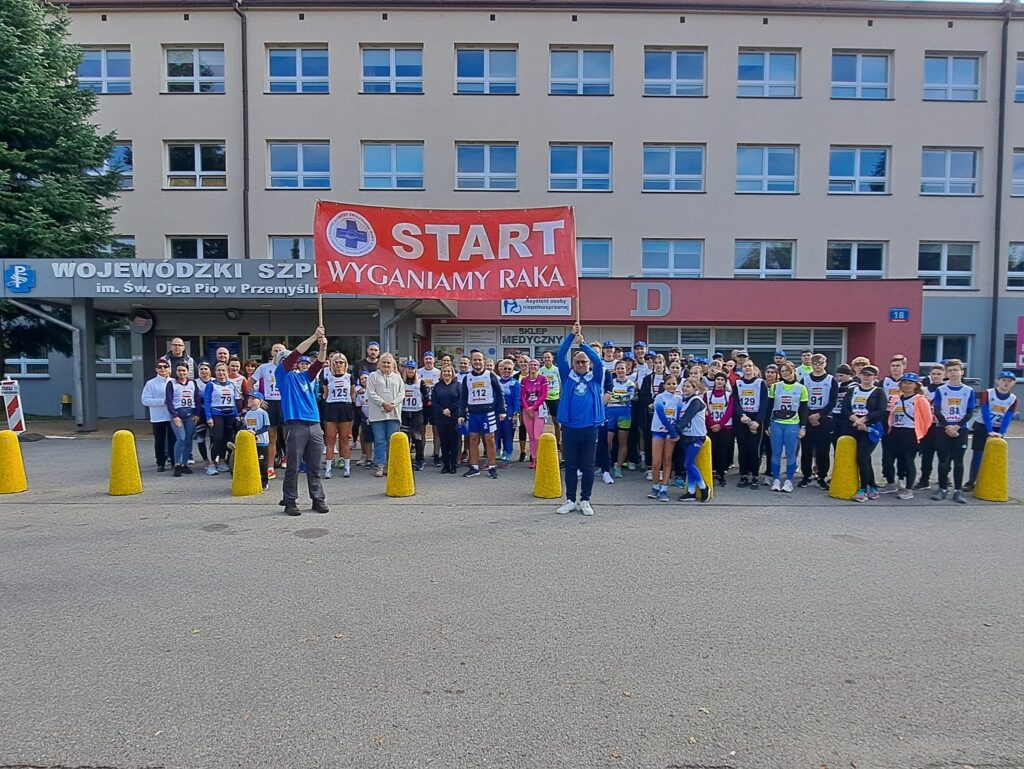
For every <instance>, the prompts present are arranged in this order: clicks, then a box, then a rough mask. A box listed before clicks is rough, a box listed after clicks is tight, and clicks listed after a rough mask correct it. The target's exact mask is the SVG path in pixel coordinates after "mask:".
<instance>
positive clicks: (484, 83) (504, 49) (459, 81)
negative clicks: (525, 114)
mask: <svg viewBox="0 0 1024 769" xmlns="http://www.w3.org/2000/svg"><path fill="white" fill-rule="evenodd" d="M459 51H482V52H483V54H484V74H483V77H459V69H458V68H459ZM495 52H501V53H509V52H511V53H513V54H515V59H516V73H515V76H514V77H513V78H512V80H509V79H508V78H506V77H492V76H491V54H492V53H495ZM499 83H504V84H508V83H511V84H512V90H511V91H492V90H491V89H492V87H493V86H495V85H496V84H499ZM463 84H465V85H479V86H481V87H482V88H483V90H482V91H463V90H462V89H461V86H462V85H463ZM455 93H457V94H468V95H472V96H515V95H516V94H518V93H519V47H518V46H515V45H510V46H499V45H487V46H485V45H456V46H455Z"/></svg>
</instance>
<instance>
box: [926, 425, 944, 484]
mask: <svg viewBox="0 0 1024 769" xmlns="http://www.w3.org/2000/svg"><path fill="white" fill-rule="evenodd" d="M940 432H942V428H941V427H938V426H936V425H932V427H931V429H930V430H929V431H928V434H927V435H925V436H924V440H922V441H921V480H922V481H925V482H926V483H927V482H928V481H929V480H931V477H932V467H933V466H934V465H935V453H936V451H937V446H938V443H937V437H936V436H938V434H939V433H940Z"/></svg>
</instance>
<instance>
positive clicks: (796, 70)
mask: <svg viewBox="0 0 1024 769" xmlns="http://www.w3.org/2000/svg"><path fill="white" fill-rule="evenodd" d="M750 54H759V55H761V56H763V57H764V79H762V80H740V78H739V57H740V56H744V55H750ZM772 56H794V57H796V60H795V66H794V67H793V77H794V79H793V80H772V79H771V76H770V74H769V73H770V72H771V60H772ZM736 65H737V66H736V95H737V96H738V97H739V98H741V99H795V98H798V97H799V96H800V51H799V50H797V49H770V48H741V49H740V50H739V53H738V54H737V61H736ZM744 88H746V89H755V88H759V89H760V90H761V93H743V89H744ZM779 88H786V89H789V88H792V89H793V92H792V93H784V94H780V93H772V90H773V89H779Z"/></svg>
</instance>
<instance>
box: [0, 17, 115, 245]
mask: <svg viewBox="0 0 1024 769" xmlns="http://www.w3.org/2000/svg"><path fill="white" fill-rule="evenodd" d="M68 25H69V19H68V15H67V12H66V11H65V10H64V9H63V8H62V7H58V6H54V5H51V4H49V3H45V2H40V0H3V2H2V3H0V258H17V259H22V258H25V257H81V256H94V255H96V253H97V251H98V249H99V248H101V247H103V246H106V245H109V244H110V242H111V240H112V221H113V218H112V217H113V213H114V209H113V208H112V207H110V206H109V205H105V203H104V201H109V200H111V199H112V198H114V197H115V195H116V193H117V190H118V188H119V185H120V175H119V174H117V173H108V174H91V173H89V171H90V169H96V168H101V167H102V166H103V163H104V161H105V160H106V159H107V157H108V156H109V154H110V151H111V148H112V145H113V141H114V136H113V134H107V135H100V134H98V133H97V130H96V126H94V125H92V124H91V123H90V122H89V118H90V117H91V116H92V114H93V112H94V111H95V109H96V96H95V94H93V93H92V92H91V91H88V90H83V89H80V88H79V87H78V82H77V77H76V72H77V68H78V64H79V62H80V61H81V52H80V51H79V49H78V48H77V47H76V46H74V45H72V44H70V43H68V41H67V33H68Z"/></svg>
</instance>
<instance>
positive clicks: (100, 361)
mask: <svg viewBox="0 0 1024 769" xmlns="http://www.w3.org/2000/svg"><path fill="white" fill-rule="evenodd" d="M131 333H132V332H131V331H128V330H124V331H115V332H114V333H112V334H107V350H106V351H107V352H109V353H110V355H108V356H106V357H100V355H99V354H98V353H99V350H98V349H97V355H96V378H97V379H131V378H132V372H131V366H132V355H131V352H130V350H131ZM118 335H120V336H122V337H127V338H128V348H129V353H128V357H127V358H118V357H117V336H118ZM97 347H98V346H97ZM118 366H128V371H127V372H119V371H118V370H117V367H118ZM171 376H172V377H173V376H174V374H173V372H172V373H171Z"/></svg>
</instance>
